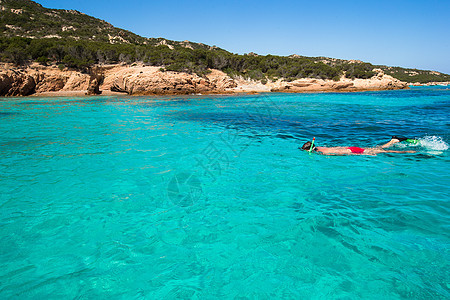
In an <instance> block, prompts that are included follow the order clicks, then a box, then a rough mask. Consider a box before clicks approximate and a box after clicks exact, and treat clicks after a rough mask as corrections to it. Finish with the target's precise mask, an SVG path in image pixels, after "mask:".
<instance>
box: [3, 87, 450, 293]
mask: <svg viewBox="0 0 450 300" xmlns="http://www.w3.org/2000/svg"><path fill="white" fill-rule="evenodd" d="M449 116H450V93H449V90H448V89H446V88H439V87H433V88H413V89H411V90H407V91H385V92H368V93H351V94H270V95H264V94H263V95H251V96H238V97H237V96H214V97H211V96H189V97H122V98H117V97H89V98H6V99H1V101H0V205H1V208H0V234H1V244H0V298H2V299H9V298H20V299H60V298H66V299H111V298H112V299H142V298H147V299H174V298H182V299H216V298H224V299H234V298H239V299H247V298H248V299H274V298H286V299H381V298H386V299H448V298H449V297H450V273H449V269H450V268H449V259H450V252H449V243H450V235H449V232H450V204H449V195H450V187H449V185H450V174H449V166H450V164H449V161H450V158H449V150H448V143H449V141H450V117H449ZM391 135H405V136H408V137H417V138H420V141H421V142H420V144H419V145H415V146H404V145H398V146H397V147H396V149H414V150H417V151H418V152H417V153H415V154H384V155H378V156H322V155H316V154H308V153H305V152H302V151H300V150H298V149H297V148H298V146H300V145H302V144H303V143H304V142H306V141H307V140H310V139H311V138H312V137H313V136H315V137H316V144H317V145H322V146H344V145H348V146H351V145H353V146H360V147H368V146H375V145H377V144H381V143H385V142H387V141H388V140H389V139H390V136H391Z"/></svg>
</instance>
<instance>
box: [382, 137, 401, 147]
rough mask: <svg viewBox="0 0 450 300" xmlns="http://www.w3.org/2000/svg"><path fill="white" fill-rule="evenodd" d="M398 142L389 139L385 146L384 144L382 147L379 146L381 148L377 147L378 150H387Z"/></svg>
mask: <svg viewBox="0 0 450 300" xmlns="http://www.w3.org/2000/svg"><path fill="white" fill-rule="evenodd" d="M399 142H400V140H397V139H391V140H390V141H389V142H387V143H386V144H384V145H381V146H379V147H380V148H383V149H384V148H389V147H392V145H394V144H397V143H399Z"/></svg>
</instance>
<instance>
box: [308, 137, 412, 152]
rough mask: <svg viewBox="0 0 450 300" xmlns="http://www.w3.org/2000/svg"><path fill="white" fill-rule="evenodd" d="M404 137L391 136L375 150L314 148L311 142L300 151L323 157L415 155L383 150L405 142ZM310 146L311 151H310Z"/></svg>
mask: <svg viewBox="0 0 450 300" xmlns="http://www.w3.org/2000/svg"><path fill="white" fill-rule="evenodd" d="M406 140H407V138H405V137H398V136H393V137H392V139H391V140H390V141H389V142H388V143H386V144H384V145H381V146H378V147H375V148H360V147H316V146H314V145H313V143H311V142H306V143H305V144H303V146H302V147H301V149H302V150H305V151H310V150H311V151H315V152H317V153H320V154H324V155H354V154H361V155H377V154H378V153H415V152H416V151H411V150H407V151H398V150H385V149H386V148H389V147H391V146H392V145H394V144H396V143H399V142H403V141H406ZM311 146H312V149H311Z"/></svg>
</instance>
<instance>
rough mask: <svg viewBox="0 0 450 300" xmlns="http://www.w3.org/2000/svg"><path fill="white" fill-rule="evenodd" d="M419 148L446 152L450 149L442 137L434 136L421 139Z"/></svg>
mask: <svg viewBox="0 0 450 300" xmlns="http://www.w3.org/2000/svg"><path fill="white" fill-rule="evenodd" d="M419 146H421V147H423V148H426V149H427V150H435V151H445V150H447V149H448V147H449V146H448V144H447V143H446V142H445V141H444V140H443V139H442V137H440V136H434V135H432V136H425V137H423V138H419Z"/></svg>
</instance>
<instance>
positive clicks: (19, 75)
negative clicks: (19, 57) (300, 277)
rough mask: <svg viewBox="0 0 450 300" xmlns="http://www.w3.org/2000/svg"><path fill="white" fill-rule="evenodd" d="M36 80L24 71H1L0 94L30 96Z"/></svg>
mask: <svg viewBox="0 0 450 300" xmlns="http://www.w3.org/2000/svg"><path fill="white" fill-rule="evenodd" d="M35 88H36V81H35V80H34V78H33V77H32V76H30V75H28V74H26V73H25V72H23V71H14V70H7V71H4V72H1V73H0V96H28V95H31V94H32V93H34V91H35Z"/></svg>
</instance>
